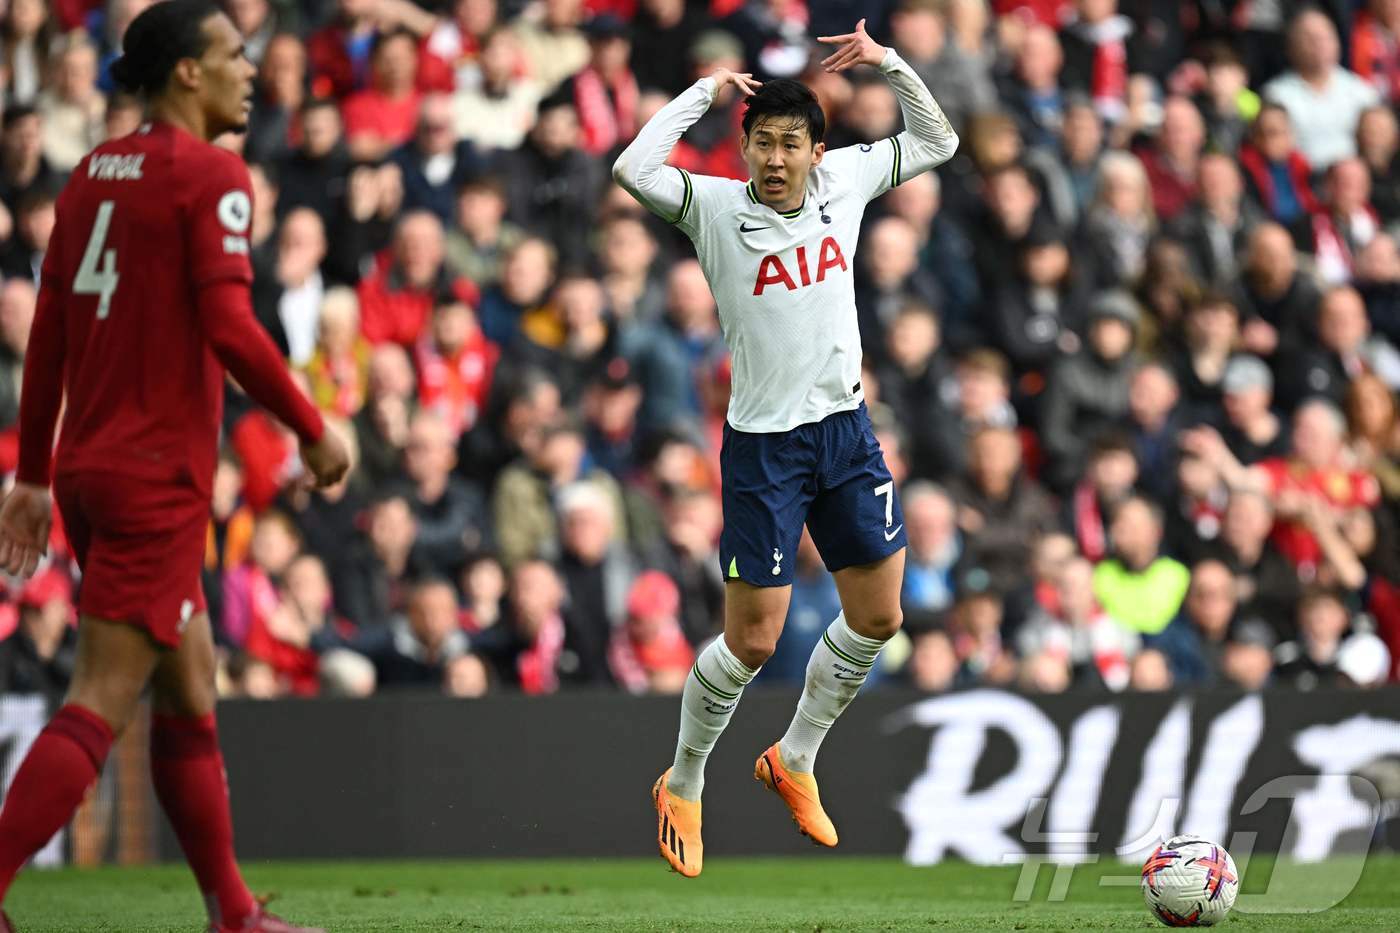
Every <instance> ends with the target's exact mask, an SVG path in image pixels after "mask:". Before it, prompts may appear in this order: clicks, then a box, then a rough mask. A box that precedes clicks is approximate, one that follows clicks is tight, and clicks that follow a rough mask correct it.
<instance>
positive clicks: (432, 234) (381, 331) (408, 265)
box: [359, 211, 478, 348]
mask: <svg viewBox="0 0 1400 933" xmlns="http://www.w3.org/2000/svg"><path fill="white" fill-rule="evenodd" d="M444 258H445V247H444V243H443V230H442V222H441V221H440V220H438V219H437V215H435V214H432V213H430V212H428V211H410V212H409V213H407V214H404V215H403V218H402V219H401V220H400V221H399V223H398V227H397V229H396V230H395V232H394V243H393V246H392V247H391V248H390V249H388V250H385V251H384V252H383V253H381V254H380V255H379V256H377V257H376V258H375V265H374V270H373V271H372V272H371V273H370V274H369V275H367V276H365V278H364V279H363V280H362V281H361V282H360V286H359V294H360V320H361V323H360V327H361V329H362V330H363V331H364V335H365V337H366V338H368V339H369V341H370V343H376V344H378V343H385V342H393V343H397V344H399V345H401V346H403V347H405V348H407V347H412V346H413V345H414V344H415V343H416V342H417V341H418V337H419V335H420V334H422V333H423V332H424V330H425V329H426V327H427V325H428V323H429V320H430V318H431V316H432V310H433V303H434V301H435V300H437V298H438V296H439V295H444V294H450V295H452V296H453V297H454V298H456V299H457V300H458V301H463V302H466V303H467V304H475V303H476V301H477V299H478V295H477V291H476V287H475V286H474V285H472V284H471V283H470V282H468V281H466V280H465V279H459V278H454V277H453V276H452V274H451V273H449V272H448V271H447V268H446V267H445V265H444V264H443V260H444Z"/></svg>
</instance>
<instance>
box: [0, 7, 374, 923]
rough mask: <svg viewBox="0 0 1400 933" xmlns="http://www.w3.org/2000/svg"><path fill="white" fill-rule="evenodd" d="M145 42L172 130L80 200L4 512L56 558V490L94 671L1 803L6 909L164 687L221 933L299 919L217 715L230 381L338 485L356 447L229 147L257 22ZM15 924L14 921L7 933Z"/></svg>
mask: <svg viewBox="0 0 1400 933" xmlns="http://www.w3.org/2000/svg"><path fill="white" fill-rule="evenodd" d="M124 50H125V54H123V55H122V57H121V58H120V59H118V60H117V61H116V62H115V63H114V64H113V66H112V74H113V77H114V79H115V80H116V81H117V82H118V83H119V84H120V85H122V87H123V88H125V89H127V90H130V91H134V92H139V93H141V94H142V95H144V96H145V98H146V101H147V103H148V112H147V115H148V119H149V122H148V123H145V124H143V125H142V126H141V128H140V129H139V130H138V131H137V132H136V133H134V134H132V135H130V136H126V137H123V138H121V139H116V140H110V141H108V142H106V143H103V144H102V145H100V146H98V147H97V149H95V150H94V151H93V152H92V153H91V154H89V155H88V156H87V157H86V158H84V159H83V160H82V162H81V163H79V165H78V167H77V170H76V171H74V172H73V175H72V177H71V179H70V180H69V182H68V185H67V187H66V188H65V189H64V191H63V194H62V195H61V197H60V198H59V202H58V208H57V221H56V225H55V227H54V230H53V235H52V238H51V240H50V242H49V246H48V250H47V252H46V254H45V256H44V262H43V273H42V284H41V288H40V292H39V303H38V309H37V311H36V313H35V317H34V326H33V330H32V332H31V334H30V339H29V348H28V353H27V355H26V358H25V366H24V386H23V395H22V402H21V404H20V461H19V471H18V478H17V482H16V484H15V486H14V488H13V489H12V490H11V491H10V493H9V495H8V496H7V497H6V498H5V501H4V504H3V505H0V567H3V568H4V569H5V570H7V571H8V572H9V573H12V574H19V575H21V576H29V575H30V574H32V573H33V572H34V570H35V568H36V567H37V565H38V563H39V560H40V558H41V557H42V556H43V554H44V551H45V549H46V546H47V542H48V538H49V526H50V524H51V518H52V507H53V501H54V500H55V499H56V500H57V503H58V507H59V511H60V512H61V513H62V516H63V522H64V527H65V529H66V530H67V533H68V538H69V541H70V543H71V546H72V549H73V552H74V554H75V555H76V556H77V559H78V564H79V566H80V567H81V568H82V570H83V589H82V595H81V597H80V600H79V604H78V610H79V614H80V620H79V623H78V657H79V659H80V663H79V664H78V668H77V670H76V671H75V673H74V678H73V683H72V686H71V689H70V691H69V694H68V697H67V699H66V702H65V704H64V706H63V707H62V708H61V709H60V710H59V711H58V712H57V713H56V714H55V715H54V717H53V719H52V720H51V721H50V722H49V724H48V726H46V727H45V729H44V731H43V732H42V733H41V734H40V735H39V737H38V738H37V739H36V740H35V742H34V744H33V745H32V746H31V747H30V749H29V752H28V754H27V755H26V756H25V759H24V763H23V764H22V765H21V766H20V768H19V771H18V773H17V774H16V775H15V778H14V781H13V783H12V784H11V786H10V790H9V793H8V794H7V795H6V797H5V802H4V809H3V810H0V900H3V898H4V895H5V893H6V891H7V890H8V889H9V887H10V883H11V882H12V881H13V880H14V877H15V874H16V873H17V872H18V871H19V869H20V867H21V866H22V865H24V863H25V862H26V861H28V859H29V857H30V856H32V855H33V854H34V853H35V852H37V851H38V850H39V848H40V847H41V846H43V845H44V844H45V843H47V842H48V841H49V839H51V838H52V837H53V834H54V833H55V832H57V831H58V830H59V829H60V828H61V827H62V826H64V825H65V824H66V823H67V822H68V820H69V818H70V817H72V815H73V812H74V811H75V810H76V809H77V807H78V805H79V803H81V802H82V799H83V797H84V795H85V794H86V792H87V789H88V787H89V786H91V785H92V783H93V782H94V781H95V780H96V779H97V776H98V775H99V774H100V773H101V770H102V764H103V762H104V761H105V760H106V758H107V753H108V751H109V750H110V748H111V745H112V741H113V739H114V737H115V736H116V734H117V733H118V732H120V731H121V730H122V729H123V728H124V727H125V726H126V724H127V723H128V722H129V721H130V720H131V719H132V717H133V716H134V715H135V714H136V711H137V708H138V706H139V704H140V702H141V698H142V695H143V694H144V693H145V692H146V689H147V687H149V688H150V690H151V698H152V706H153V708H154V715H153V716H152V723H151V777H152V779H153V781H154V783H155V789H156V796H157V798H158V799H159V800H160V802H161V805H162V806H163V807H164V809H165V812H166V815H167V816H168V817H169V818H170V823H171V825H172V827H173V828H174V830H175V835H176V836H177V837H178V838H179V840H180V843H181V846H182V848H183V849H184V852H185V857H186V859H187V861H188V862H189V865H190V868H191V869H192V870H193V872H194V876H195V879H196V881H197V882H198V883H199V888H200V891H201V893H202V894H203V898H204V901H205V903H206V904H207V905H208V910H209V915H210V916H209V921H210V927H209V929H210V930H211V931H214V933H224V931H235V930H237V931H242V933H258V931H261V933H294V931H297V930H301V928H296V927H292V926H290V925H288V924H287V923H285V922H283V921H281V920H279V919H277V918H275V917H272V916H270V915H268V914H266V913H265V912H264V910H263V908H262V906H261V905H260V904H259V903H258V902H257V901H256V900H255V899H254V898H253V896H252V894H251V893H250V892H249V891H248V887H247V885H246V884H245V883H244V882H243V878H242V875H241V874H240V872H239V870H238V865H237V862H236V860H235V858H234V852H233V828H232V821H231V819H230V816H229V803H228V787H227V784H226V782H225V779H224V766H223V758H222V756H221V755H220V753H219V738H218V732H217V730H216V728H215V721H214V714H213V709H214V699H215V687H214V666H215V662H214V638H213V630H212V627H211V625H210V622H209V616H208V614H207V613H206V612H205V608H204V607H205V601H204V592H203V589H202V587H201V584H200V577H201V567H202V562H203V555H204V545H205V540H206V535H207V531H208V524H209V510H210V500H211V495H212V486H213V476H214V465H215V459H216V455H217V443H218V436H219V424H220V420H221V416H222V410H223V390H224V380H225V374H226V373H227V374H229V375H232V376H233V377H234V378H235V379H237V381H238V383H239V384H240V385H241V386H242V387H243V388H244V389H245V390H246V391H247V392H248V394H249V395H251V396H252V397H253V398H254V399H255V400H257V401H258V402H260V403H261V404H263V405H265V406H267V407H268V408H269V409H270V410H271V411H272V412H273V413H274V414H275V415H276V416H277V417H278V418H279V419H280V420H282V422H283V423H285V424H287V425H288V426H289V427H290V428H291V429H292V430H293V431H295V433H296V435H297V437H298V438H299V440H300V442H301V456H302V460H303V461H304V462H305V464H306V467H307V469H308V471H309V472H310V474H311V476H312V477H314V478H315V481H316V483H317V484H319V485H322V486H325V485H330V484H332V483H334V482H336V481H338V480H339V479H340V478H341V477H342V476H343V475H344V474H345V473H346V471H347V470H348V469H349V458H348V456H347V454H346V450H345V447H344V445H343V444H342V443H341V442H340V440H339V439H337V438H336V436H335V435H334V434H332V433H330V432H328V431H326V429H325V425H324V424H323V422H322V420H321V416H320V414H319V413H317V411H316V409H315V408H314V407H313V406H312V405H311V404H310V403H309V402H308V401H307V400H306V398H305V397H304V396H303V395H302V394H301V392H300V391H298V390H297V388H296V386H295V385H293V384H292V381H291V379H290V377H289V376H288V373H287V367H286V364H285V363H284V362H283V360H282V357H281V354H279V353H278V352H277V349H276V347H274V346H273V343H272V340H271V339H270V338H269V337H268V336H267V334H266V332H264V331H263V330H262V329H261V327H259V325H258V323H257V321H256V320H255V318H254V317H253V305H252V296H251V294H250V288H249V286H250V283H251V282H252V277H253V270H252V265H251V263H250V261H249V243H248V234H249V228H250V226H251V225H252V221H253V202H252V196H251V194H250V191H251V188H252V185H251V182H250V179H249V176H248V168H247V166H246V165H244V164H243V162H242V160H240V159H239V158H238V157H237V156H236V155H234V154H232V153H230V152H229V151H227V150H225V149H220V148H218V147H216V146H214V145H212V143H211V141H212V140H213V139H214V138H215V137H217V136H219V135H221V134H222V133H225V132H229V131H243V130H245V129H246V127H247V121H248V113H249V111H250V109H251V99H252V94H253V77H254V75H255V73H256V69H255V68H254V67H253V65H252V63H251V62H249V61H248V59H247V58H246V57H245V56H244V54H243V39H242V37H241V36H239V34H238V30H237V29H236V28H235V27H234V25H233V23H232V21H231V20H229V18H228V17H227V16H226V15H225V14H224V13H223V12H221V11H220V9H219V8H218V7H217V6H216V5H215V4H214V3H212V2H210V0H170V2H167V3H160V4H156V5H155V6H152V7H150V8H149V9H147V10H146V11H145V12H143V13H142V14H140V15H139V16H137V17H136V18H135V19H134V20H133V21H132V23H131V26H130V27H129V28H128V29H127V32H126V35H125V37H124ZM153 335H154V336H153ZM65 401H66V406H65ZM60 408H63V429H62V434H61V436H60V439H59V442H58V448H57V451H55V450H54V446H53V438H54V430H55V427H56V424H57V421H58V416H59V411H60ZM50 482H52V484H53V496H52V498H51V497H50V492H49V485H50ZM12 930H13V927H12V926H11V924H10V922H9V920H8V919H6V918H4V916H3V914H0V933H11V931H12ZM302 933H308V931H305V930H302Z"/></svg>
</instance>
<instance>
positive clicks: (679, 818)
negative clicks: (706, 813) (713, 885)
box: [651, 768, 705, 878]
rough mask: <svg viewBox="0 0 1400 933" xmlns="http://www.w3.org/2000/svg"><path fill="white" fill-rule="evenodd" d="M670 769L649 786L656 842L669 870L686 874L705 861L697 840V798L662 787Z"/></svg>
mask: <svg viewBox="0 0 1400 933" xmlns="http://www.w3.org/2000/svg"><path fill="white" fill-rule="evenodd" d="M670 776H671V769H670V768H667V769H666V773H665V774H663V775H661V777H659V778H657V779H656V783H655V784H653V785H652V786H651V799H652V802H653V803H655V804H656V844H657V846H658V848H660V849H661V857H662V858H664V859H665V860H666V861H667V862H669V863H670V865H671V870H672V871H676V872H680V873H681V874H682V875H684V876H685V877H687V878H694V877H695V876H696V875H698V874H700V869H701V868H702V867H704V864H705V844H704V843H703V842H701V841H700V801H698V800H686V799H684V798H682V797H677V796H675V795H673V794H672V793H671V792H670V791H669V790H667V788H666V779H667V778H668V777H670Z"/></svg>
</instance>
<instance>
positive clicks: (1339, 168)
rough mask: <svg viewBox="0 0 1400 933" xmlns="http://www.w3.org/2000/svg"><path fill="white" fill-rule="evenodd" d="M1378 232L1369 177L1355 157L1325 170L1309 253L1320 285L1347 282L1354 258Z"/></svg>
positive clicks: (1343, 160) (1345, 159) (1378, 218)
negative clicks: (1321, 283) (1319, 279)
mask: <svg viewBox="0 0 1400 933" xmlns="http://www.w3.org/2000/svg"><path fill="white" fill-rule="evenodd" d="M1379 230H1380V217H1379V215H1378V214H1377V213H1376V209H1375V208H1373V207H1372V206H1371V175H1370V173H1369V172H1368V171H1367V169H1366V163H1364V162H1362V161H1361V160H1360V159H1358V158H1355V157H1350V158H1344V159H1339V160H1337V161H1336V162H1334V163H1332V166H1331V167H1330V168H1328V169H1327V175H1326V179H1325V181H1324V183H1323V189H1322V204H1321V205H1319V207H1318V210H1317V212H1316V213H1314V214H1313V216H1312V253H1313V256H1314V259H1315V262H1316V264H1317V274H1318V277H1319V278H1321V279H1322V281H1324V282H1327V283H1331V284H1336V283H1339V282H1348V281H1350V280H1351V278H1352V273H1353V271H1354V264H1355V257H1356V254H1357V253H1359V252H1360V251H1361V250H1362V249H1364V248H1365V247H1366V244H1367V243H1369V242H1371V239H1372V238H1373V237H1374V236H1375V235H1376V233H1377V232H1379Z"/></svg>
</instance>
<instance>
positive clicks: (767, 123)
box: [740, 117, 826, 211]
mask: <svg viewBox="0 0 1400 933" xmlns="http://www.w3.org/2000/svg"><path fill="white" fill-rule="evenodd" d="M740 148H741V149H742V151H743V154H744V161H745V162H747V163H748V166H749V177H751V178H752V179H753V181H754V187H755V188H757V189H758V199H759V200H760V201H762V202H763V203H764V204H767V205H768V206H769V207H771V208H773V209H774V210H778V211H790V210H793V209H794V208H797V207H800V206H801V205H802V198H803V197H804V196H805V195H806V193H807V175H808V174H809V173H810V172H811V171H812V168H813V167H814V166H816V165H818V164H820V162H821V160H822V154H823V153H825V152H826V144H825V143H817V144H816V145H815V146H814V145H812V137H811V134H810V133H809V132H808V129H807V127H806V126H805V125H804V124H802V123H799V122H796V121H794V120H793V119H792V118H791V117H778V118H775V119H772V120H764V121H762V122H759V123H756V124H754V126H753V130H752V132H750V133H749V134H748V135H747V136H744V137H742V138H741V139H740Z"/></svg>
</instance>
